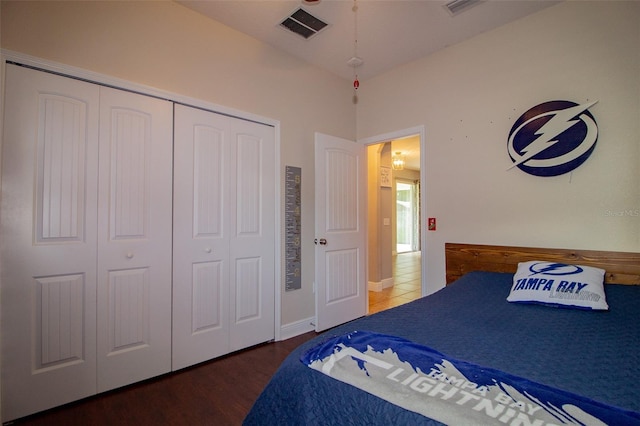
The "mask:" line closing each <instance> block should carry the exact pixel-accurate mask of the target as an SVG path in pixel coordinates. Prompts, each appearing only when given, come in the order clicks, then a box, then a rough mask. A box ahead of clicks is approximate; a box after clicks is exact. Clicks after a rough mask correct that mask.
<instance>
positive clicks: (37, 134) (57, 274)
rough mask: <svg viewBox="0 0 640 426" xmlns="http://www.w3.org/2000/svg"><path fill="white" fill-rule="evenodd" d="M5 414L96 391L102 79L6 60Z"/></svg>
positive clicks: (29, 410) (25, 411)
mask: <svg viewBox="0 0 640 426" xmlns="http://www.w3.org/2000/svg"><path fill="white" fill-rule="evenodd" d="M5 89H6V92H5V117H4V137H3V147H2V148H3V151H2V206H1V210H0V215H1V218H2V221H1V227H0V238H1V254H0V259H2V264H1V265H0V269H1V271H2V273H1V277H0V280H1V285H2V307H1V312H2V319H1V322H2V421H8V420H12V419H15V418H18V417H22V416H25V415H28V414H31V413H34V412H37V411H41V410H44V409H48V408H51V407H54V406H56V405H61V404H64V403H67V402H70V401H73V400H76V399H80V398H83V397H86V396H88V395H92V394H94V393H95V392H96V373H95V372H96V329H95V324H96V305H95V299H96V220H97V210H96V209H97V186H98V185H97V174H96V173H95V171H96V170H97V167H98V162H97V159H98V125H97V123H98V97H99V89H98V87H97V86H95V85H91V84H88V83H84V82H80V81H77V80H72V79H68V78H64V77H60V76H56V75H53V74H47V73H43V72H39V71H34V70H31V69H27V68H21V67H18V66H15V65H7V67H6V85H5Z"/></svg>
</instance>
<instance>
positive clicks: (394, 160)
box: [391, 151, 404, 170]
mask: <svg viewBox="0 0 640 426" xmlns="http://www.w3.org/2000/svg"><path fill="white" fill-rule="evenodd" d="M391 168H392V169H393V170H402V169H404V155H402V152H400V151H396V153H395V154H394V155H393V156H392V157H391Z"/></svg>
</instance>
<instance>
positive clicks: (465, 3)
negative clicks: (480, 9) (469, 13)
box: [444, 0, 482, 16]
mask: <svg viewBox="0 0 640 426" xmlns="http://www.w3.org/2000/svg"><path fill="white" fill-rule="evenodd" d="M481 1H482V0H453V1H450V2H449V3H447V4H445V5H444V7H445V8H446V9H447V10H448V11H449V13H450V14H451V15H454V16H455V15H457V14H458V13H461V12H463V11H465V10H467V9H469V8H470V7H473V6H475V5H477V4H478V3H480V2H481Z"/></svg>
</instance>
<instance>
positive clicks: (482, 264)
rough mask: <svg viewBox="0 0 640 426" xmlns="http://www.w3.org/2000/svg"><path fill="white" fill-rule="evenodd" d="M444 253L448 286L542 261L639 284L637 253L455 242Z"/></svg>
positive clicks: (606, 281)
mask: <svg viewBox="0 0 640 426" xmlns="http://www.w3.org/2000/svg"><path fill="white" fill-rule="evenodd" d="M444 250H445V257H446V267H447V271H446V273H447V284H449V283H451V282H453V281H455V280H457V279H458V278H460V277H461V276H462V275H464V274H466V273H467V272H471V271H490V272H510V273H515V272H516V269H517V267H518V263H519V262H527V261H529V260H543V261H552V262H559V263H577V264H580V265H586V266H595V267H597V268H602V269H604V270H605V271H606V274H605V278H604V282H605V283H617V284H630V285H640V253H628V252H615V251H594V250H567V249H545V248H531V247H507V246H487V245H478V244H456V243H446V244H445V249H444Z"/></svg>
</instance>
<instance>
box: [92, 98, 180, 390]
mask: <svg viewBox="0 0 640 426" xmlns="http://www.w3.org/2000/svg"><path fill="white" fill-rule="evenodd" d="M172 149H173V104H172V103H171V102H167V101H164V100H159V99H154V98H150V97H147V96H141V95H137V94H134V93H130V92H125V91H121V90H115V89H109V88H101V92H100V153H99V161H100V165H99V170H100V174H99V198H98V322H97V324H98V392H103V391H106V390H110V389H113V388H116V387H119V386H123V385H127V384H130V383H134V382H137V381H140V380H144V379H147V378H149V377H153V376H156V375H159V374H162V373H166V372H168V371H171V225H172V166H173V165H172Z"/></svg>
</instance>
